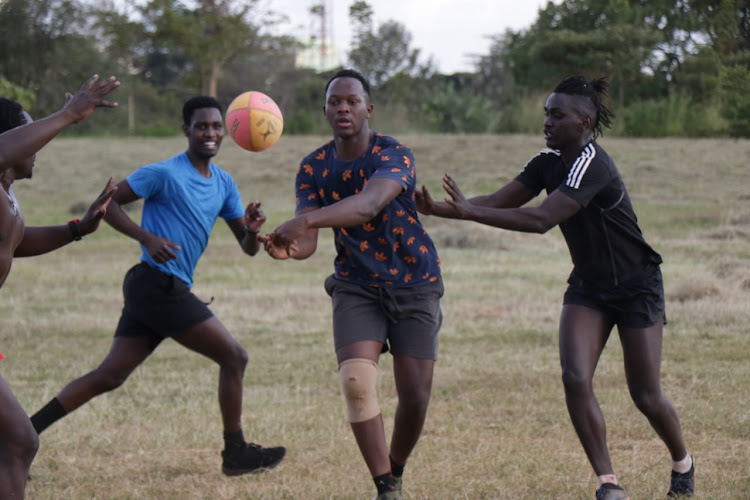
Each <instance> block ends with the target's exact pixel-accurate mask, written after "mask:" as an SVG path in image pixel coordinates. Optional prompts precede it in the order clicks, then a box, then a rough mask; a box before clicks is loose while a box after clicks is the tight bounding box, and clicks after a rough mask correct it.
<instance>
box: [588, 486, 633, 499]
mask: <svg viewBox="0 0 750 500" xmlns="http://www.w3.org/2000/svg"><path fill="white" fill-rule="evenodd" d="M596 500H630V497H629V496H628V494H627V493H625V490H623V489H622V488H620V487H619V486H618V485H616V484H612V483H604V484H603V485H601V486H599V489H598V490H596Z"/></svg>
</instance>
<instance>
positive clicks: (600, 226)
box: [516, 141, 662, 287]
mask: <svg viewBox="0 0 750 500" xmlns="http://www.w3.org/2000/svg"><path fill="white" fill-rule="evenodd" d="M516 180H517V181H519V182H521V183H523V184H524V185H525V186H527V187H528V188H529V189H531V190H532V191H533V192H534V193H536V194H539V193H540V192H541V191H542V189H544V190H546V191H547V194H549V193H551V192H552V191H555V190H557V189H559V190H560V192H561V193H563V194H565V195H567V196H569V197H571V198H573V199H574V200H575V201H577V202H578V203H579V204H580V205H581V207H582V209H581V210H580V211H579V212H578V213H576V214H575V215H574V216H573V217H571V218H570V219H568V220H566V221H563V222H562V223H560V229H561V230H562V233H563V236H564V237H565V241H566V242H567V244H568V249H569V250H570V256H571V258H572V260H573V266H574V267H573V272H574V273H575V274H576V275H577V276H578V277H580V278H581V279H583V280H584V281H587V282H591V283H593V284H596V285H599V286H607V287H609V286H617V285H618V284H620V283H626V282H628V281H630V280H633V279H637V278H639V277H641V276H643V275H644V274H646V273H647V272H649V271H650V270H653V269H654V267H656V266H658V265H659V264H661V262H662V258H661V256H660V255H659V254H658V253H657V252H656V251H654V249H653V248H651V247H650V246H649V245H648V243H646V240H645V239H644V238H643V234H642V233H641V229H640V228H639V227H638V219H637V218H636V216H635V212H634V211H633V206H632V204H631V203H630V197H629V196H628V192H627V190H626V189H625V184H624V183H623V182H622V177H621V176H620V172H619V171H618V170H617V166H615V163H614V161H613V160H612V159H611V158H610V157H609V155H608V154H607V153H606V152H605V151H604V150H603V149H602V148H601V147H600V146H599V145H598V144H597V143H596V142H594V141H592V142H590V143H589V144H588V145H586V147H584V148H583V151H582V152H581V154H580V156H578V158H576V160H575V161H574V162H573V164H572V165H566V164H565V162H564V161H563V159H562V157H561V156H560V152H559V151H556V150H552V149H543V150H542V151H540V152H539V154H537V155H536V156H534V157H533V158H532V159H531V160H529V162H528V163H527V164H526V166H525V167H524V168H523V169H522V170H521V172H520V173H519V174H518V176H517V177H516Z"/></svg>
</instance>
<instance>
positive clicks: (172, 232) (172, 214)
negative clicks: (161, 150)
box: [127, 153, 245, 286]
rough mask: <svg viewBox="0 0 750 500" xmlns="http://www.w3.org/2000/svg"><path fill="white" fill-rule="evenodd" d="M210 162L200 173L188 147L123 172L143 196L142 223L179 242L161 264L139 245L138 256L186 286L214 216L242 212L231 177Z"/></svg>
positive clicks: (232, 216)
mask: <svg viewBox="0 0 750 500" xmlns="http://www.w3.org/2000/svg"><path fill="white" fill-rule="evenodd" d="M209 168H210V172H211V176H210V177H208V178H207V177H203V176H202V175H201V174H200V173H199V172H198V171H197V170H196V169H195V168H194V167H193V164H192V163H191V162H190V159H189V158H188V156H187V153H182V154H179V155H177V156H174V157H172V158H170V159H168V160H165V161H162V162H158V163H152V164H150V165H146V166H144V167H141V168H139V169H138V170H136V171H135V172H133V173H132V174H130V175H129V176H128V177H127V182H128V184H129V185H130V188H131V189H132V190H133V192H134V193H135V194H137V195H138V196H140V197H141V198H143V199H144V205H143V215H142V217H141V226H142V227H143V229H145V230H147V231H149V232H151V233H153V234H155V235H157V236H161V237H162V238H166V239H168V240H170V241H172V242H173V243H175V244H177V245H179V246H180V247H181V249H179V250H175V253H176V254H177V258H176V259H173V260H170V261H168V262H165V263H163V264H160V263H157V262H155V261H154V260H153V259H152V258H151V256H150V255H149V254H148V252H146V249H145V247H144V246H143V245H141V248H142V249H143V252H142V254H141V260H142V261H144V262H146V263H148V264H149V265H151V266H152V267H155V268H157V269H160V270H161V271H163V272H165V273H167V274H172V275H175V276H177V277H179V278H180V279H181V280H183V281H184V282H185V283H187V284H188V285H189V286H192V284H193V272H194V271H195V266H196V265H197V264H198V259H200V257H201V255H203V252H204V250H205V249H206V246H207V245H208V237H209V236H210V234H211V230H212V229H213V226H214V224H215V222H216V219H217V218H218V217H221V218H223V219H224V220H227V221H230V220H234V219H239V218H241V217H244V215H245V209H244V207H243V205H242V199H241V196H240V192H239V189H238V188H237V185H236V184H235V182H234V179H232V177H231V176H230V175H229V174H228V173H227V172H225V171H224V170H222V169H220V168H219V167H218V166H217V165H215V164H213V163H211V164H210V167H209Z"/></svg>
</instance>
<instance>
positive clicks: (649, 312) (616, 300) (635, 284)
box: [563, 267, 667, 328]
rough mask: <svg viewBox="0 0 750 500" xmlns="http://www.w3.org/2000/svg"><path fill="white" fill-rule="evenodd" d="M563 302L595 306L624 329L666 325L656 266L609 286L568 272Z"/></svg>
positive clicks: (661, 288)
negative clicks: (589, 281) (626, 280)
mask: <svg viewBox="0 0 750 500" xmlns="http://www.w3.org/2000/svg"><path fill="white" fill-rule="evenodd" d="M563 304H577V305H581V306H586V307H589V308H591V309H596V310H597V311H601V312H603V313H604V314H606V315H607V317H609V318H610V320H611V321H612V322H613V323H614V324H616V325H617V326H621V327H623V328H648V327H650V326H653V325H655V324H657V323H658V322H660V321H661V322H663V324H665V325H666V324H667V314H666V311H665V303H664V284H663V282H662V277H661V269H659V268H658V267H657V268H655V269H652V270H650V271H648V272H647V273H646V274H645V275H644V276H642V277H640V278H638V279H635V280H632V281H629V282H627V283H622V284H620V285H619V286H617V287H611V288H602V287H598V286H596V285H594V284H591V283H587V282H585V281H583V280H582V279H581V278H579V277H578V276H576V275H575V274H571V275H570V277H569V278H568V289H567V290H566V291H565V297H564V299H563Z"/></svg>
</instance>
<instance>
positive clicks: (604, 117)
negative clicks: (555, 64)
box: [553, 75, 615, 139]
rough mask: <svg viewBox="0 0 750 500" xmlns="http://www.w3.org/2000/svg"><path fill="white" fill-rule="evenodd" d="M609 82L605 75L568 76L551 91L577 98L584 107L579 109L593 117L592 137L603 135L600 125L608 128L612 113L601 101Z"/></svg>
mask: <svg viewBox="0 0 750 500" xmlns="http://www.w3.org/2000/svg"><path fill="white" fill-rule="evenodd" d="M608 87H609V83H608V82H607V80H606V78H605V77H602V78H594V79H589V78H586V77H584V76H580V75H579V76H568V77H566V78H564V79H563V80H562V81H561V82H560V83H558V84H557V87H555V90H553V92H555V93H557V94H566V95H570V96H574V97H577V98H579V99H578V100H579V103H580V104H581V105H582V106H583V107H584V108H585V109H582V110H580V111H582V112H584V113H590V114H591V115H592V117H593V118H594V126H593V127H592V130H593V132H594V139H596V138H597V137H599V136H600V135H603V131H602V126H604V127H607V128H610V126H611V125H612V119H613V118H614V117H615V115H614V113H612V111H611V110H610V109H609V108H608V107H607V106H605V104H604V102H602V101H603V98H604V97H607V95H608V92H607V88H608Z"/></svg>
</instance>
